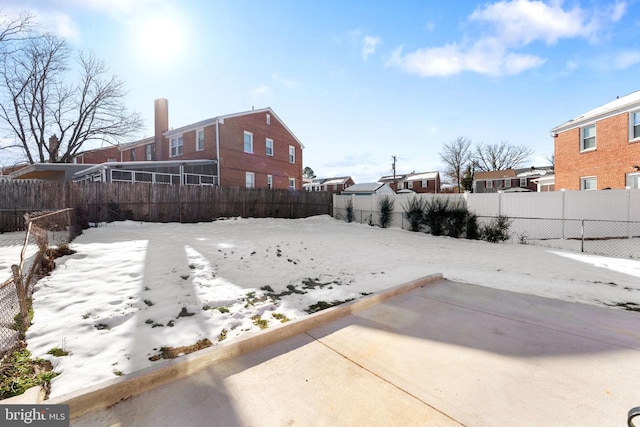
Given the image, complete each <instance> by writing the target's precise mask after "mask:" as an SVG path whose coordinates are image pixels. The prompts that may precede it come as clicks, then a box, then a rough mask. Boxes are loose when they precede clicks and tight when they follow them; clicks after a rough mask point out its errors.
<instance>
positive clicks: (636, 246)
mask: <svg viewBox="0 0 640 427" xmlns="http://www.w3.org/2000/svg"><path fill="white" fill-rule="evenodd" d="M491 219H492V217H479V218H478V220H479V222H481V223H486V222H488V221H490V220H491ZM509 233H510V235H511V241H512V242H515V243H521V244H525V245H528V244H531V245H538V246H545V247H548V248H554V249H563V250H569V251H575V252H584V253H589V254H597V255H606V256H613V257H618V258H631V259H640V221H604V220H588V219H553V218H523V217H517V218H511V227H510V229H509Z"/></svg>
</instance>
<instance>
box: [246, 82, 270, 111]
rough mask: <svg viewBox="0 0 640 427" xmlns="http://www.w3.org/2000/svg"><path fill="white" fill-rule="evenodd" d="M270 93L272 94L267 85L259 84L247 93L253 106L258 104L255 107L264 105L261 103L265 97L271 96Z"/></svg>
mask: <svg viewBox="0 0 640 427" xmlns="http://www.w3.org/2000/svg"><path fill="white" fill-rule="evenodd" d="M272 95H273V91H272V90H271V88H270V87H269V86H267V85H261V86H258V87H256V88H254V89H253V90H252V91H251V92H250V93H249V101H250V102H251V104H252V105H253V106H258V107H257V108H262V107H263V106H264V105H263V103H264V102H265V101H266V100H267V99H269V98H271V96H272Z"/></svg>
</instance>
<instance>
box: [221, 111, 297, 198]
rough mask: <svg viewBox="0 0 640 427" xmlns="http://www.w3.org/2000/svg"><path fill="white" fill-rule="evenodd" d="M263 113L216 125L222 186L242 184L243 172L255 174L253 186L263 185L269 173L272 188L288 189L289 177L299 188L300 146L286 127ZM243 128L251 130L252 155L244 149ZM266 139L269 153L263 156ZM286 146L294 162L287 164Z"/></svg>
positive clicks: (235, 118) (239, 117)
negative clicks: (292, 153) (270, 151)
mask: <svg viewBox="0 0 640 427" xmlns="http://www.w3.org/2000/svg"><path fill="white" fill-rule="evenodd" d="M266 114H267V113H265V112H258V113H255V114H249V115H244V116H238V117H233V118H230V119H225V121H224V124H223V125H220V141H221V143H220V175H221V176H220V179H221V181H220V182H221V185H223V186H242V187H244V186H245V177H246V175H245V174H246V172H253V173H255V185H256V187H258V188H264V187H266V186H267V175H272V176H273V188H283V189H286V188H289V178H294V179H295V185H296V189H297V190H301V189H302V149H301V147H300V144H298V142H297V141H296V140H295V139H294V138H293V136H292V135H291V134H290V133H289V132H288V131H287V129H286V128H285V127H284V126H283V125H282V123H280V122H279V121H278V120H276V118H275V117H274V116H273V114H272V115H271V120H270V124H267V120H266ZM244 131H248V132H252V133H253V154H249V153H245V152H244ZM266 138H270V139H272V140H273V156H267V155H266V151H265V150H266V145H265V140H266ZM289 146H293V147H294V149H295V163H289Z"/></svg>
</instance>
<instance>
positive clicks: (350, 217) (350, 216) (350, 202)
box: [346, 199, 354, 222]
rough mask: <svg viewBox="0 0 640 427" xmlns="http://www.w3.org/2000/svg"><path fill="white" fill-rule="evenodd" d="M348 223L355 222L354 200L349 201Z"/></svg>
mask: <svg viewBox="0 0 640 427" xmlns="http://www.w3.org/2000/svg"><path fill="white" fill-rule="evenodd" d="M346 208H347V222H353V219H354V216H353V200H351V199H349V200H347V207H346Z"/></svg>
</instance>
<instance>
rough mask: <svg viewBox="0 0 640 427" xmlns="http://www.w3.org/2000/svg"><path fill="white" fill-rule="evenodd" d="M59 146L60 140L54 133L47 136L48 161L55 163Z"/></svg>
mask: <svg viewBox="0 0 640 427" xmlns="http://www.w3.org/2000/svg"><path fill="white" fill-rule="evenodd" d="M59 148H60V141H58V137H57V136H56V134H55V133H54V134H53V135H51V137H50V138H49V163H55V162H56V161H57V159H58V149H59Z"/></svg>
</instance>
